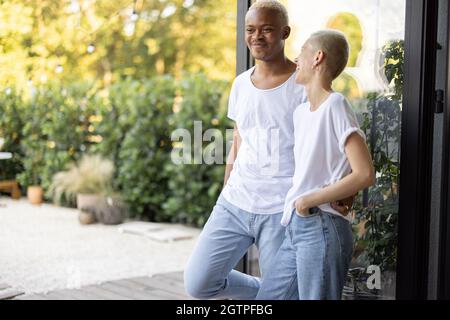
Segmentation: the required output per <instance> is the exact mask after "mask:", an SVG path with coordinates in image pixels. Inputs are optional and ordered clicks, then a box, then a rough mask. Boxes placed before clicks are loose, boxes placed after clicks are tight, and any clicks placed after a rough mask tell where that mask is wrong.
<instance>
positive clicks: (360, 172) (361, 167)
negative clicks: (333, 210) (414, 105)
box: [295, 132, 375, 214]
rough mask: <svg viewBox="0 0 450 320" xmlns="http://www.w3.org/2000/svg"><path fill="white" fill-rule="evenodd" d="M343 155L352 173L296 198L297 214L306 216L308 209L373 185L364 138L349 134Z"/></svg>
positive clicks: (369, 160) (372, 168)
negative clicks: (344, 154) (345, 156)
mask: <svg viewBox="0 0 450 320" xmlns="http://www.w3.org/2000/svg"><path fill="white" fill-rule="evenodd" d="M345 153H346V155H347V159H348V161H349V163H350V166H351V168H352V172H351V173H350V174H349V175H348V176H346V177H344V178H343V179H342V180H340V181H338V182H336V183H334V184H332V185H329V186H327V187H325V188H323V189H322V190H320V191H317V192H314V193H311V194H308V195H305V196H303V197H300V198H298V199H297V201H296V202H295V207H296V209H297V211H298V212H299V213H302V214H307V210H308V209H309V208H313V207H316V206H318V205H321V204H324V203H329V202H333V201H336V200H337V199H344V198H347V197H350V196H351V195H354V194H356V193H358V192H359V191H361V190H363V189H365V188H368V187H370V186H372V185H374V184H375V170H374V167H373V163H372V159H371V157H370V153H369V150H368V148H367V145H366V142H365V141H364V138H362V137H361V136H360V135H359V134H358V133H356V132H355V133H353V134H351V135H350V136H349V137H348V139H347V142H346V144H345Z"/></svg>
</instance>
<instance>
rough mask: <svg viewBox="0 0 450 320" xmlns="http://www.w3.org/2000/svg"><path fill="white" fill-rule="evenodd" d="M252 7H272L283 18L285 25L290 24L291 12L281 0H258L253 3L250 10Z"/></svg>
mask: <svg viewBox="0 0 450 320" xmlns="http://www.w3.org/2000/svg"><path fill="white" fill-rule="evenodd" d="M252 9H270V10H273V11H276V12H277V13H278V15H279V16H280V18H281V22H282V23H283V26H288V25H289V14H288V12H287V10H286V7H285V6H284V5H283V4H282V3H281V2H279V1H276V0H258V1H256V2H255V3H253V4H252V6H251V7H250V8H249V9H248V11H250V10H252Z"/></svg>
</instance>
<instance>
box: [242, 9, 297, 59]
mask: <svg viewBox="0 0 450 320" xmlns="http://www.w3.org/2000/svg"><path fill="white" fill-rule="evenodd" d="M289 33H290V28H289V27H288V26H283V24H282V19H281V18H280V17H279V15H278V14H277V12H275V11H273V10H271V9H266V8H256V9H252V10H250V11H249V12H248V13H247V16H246V18H245V41H246V43H247V46H248V48H249V49H250V52H251V54H252V56H253V57H254V58H255V59H257V60H262V61H270V60H271V59H273V58H274V57H276V56H277V55H279V54H280V53H282V52H283V50H284V40H286V39H287V37H288V36H289Z"/></svg>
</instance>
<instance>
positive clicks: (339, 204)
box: [331, 194, 356, 217]
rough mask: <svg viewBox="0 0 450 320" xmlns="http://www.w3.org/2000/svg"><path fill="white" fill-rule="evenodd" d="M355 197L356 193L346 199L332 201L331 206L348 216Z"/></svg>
mask: <svg viewBox="0 0 450 320" xmlns="http://www.w3.org/2000/svg"><path fill="white" fill-rule="evenodd" d="M355 197H356V194H355V195H353V196H351V197H348V198H346V199H343V200H339V201H335V202H332V203H331V207H332V208H333V209H334V210H336V211H337V212H339V213H340V214H342V215H343V216H344V217H346V216H347V215H348V214H349V212H350V209H351V208H352V206H353V202H354V200H355Z"/></svg>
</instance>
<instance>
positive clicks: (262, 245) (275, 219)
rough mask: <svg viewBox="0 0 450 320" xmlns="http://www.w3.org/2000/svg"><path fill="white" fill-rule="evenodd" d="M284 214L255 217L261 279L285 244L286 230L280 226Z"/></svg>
mask: <svg viewBox="0 0 450 320" xmlns="http://www.w3.org/2000/svg"><path fill="white" fill-rule="evenodd" d="M282 216H283V213H277V214H271V215H255V219H256V221H255V226H256V230H255V231H256V234H255V244H256V247H257V248H258V252H259V269H260V271H261V277H262V278H263V277H264V275H265V274H266V273H267V272H268V270H269V269H270V265H271V264H272V263H273V262H274V261H275V259H274V257H275V255H276V254H277V252H278V250H279V249H280V247H281V244H282V243H283V240H284V237H285V232H286V228H285V227H284V226H282V225H281V224H280V221H281V217H282Z"/></svg>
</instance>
